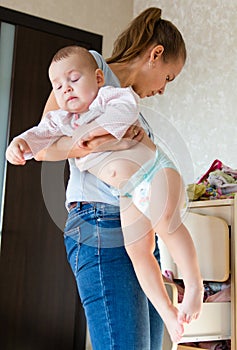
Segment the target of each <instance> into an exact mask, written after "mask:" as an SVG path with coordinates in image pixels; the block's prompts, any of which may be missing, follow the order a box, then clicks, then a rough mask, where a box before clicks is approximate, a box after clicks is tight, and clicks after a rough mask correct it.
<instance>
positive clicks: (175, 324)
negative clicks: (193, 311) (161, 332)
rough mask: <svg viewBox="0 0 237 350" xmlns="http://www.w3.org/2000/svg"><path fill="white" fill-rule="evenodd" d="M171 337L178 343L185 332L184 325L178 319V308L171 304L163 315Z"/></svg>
mask: <svg viewBox="0 0 237 350" xmlns="http://www.w3.org/2000/svg"><path fill="white" fill-rule="evenodd" d="M163 320H164V323H165V325H166V328H167V330H168V332H169V335H170V338H171V340H172V341H173V342H174V343H178V342H179V341H180V340H181V338H182V336H183V333H184V326H183V324H182V323H180V322H179V321H178V310H177V309H176V308H175V307H174V306H173V305H171V307H170V308H169V309H168V310H167V312H166V314H165V317H163Z"/></svg>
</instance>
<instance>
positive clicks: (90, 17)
mask: <svg viewBox="0 0 237 350" xmlns="http://www.w3.org/2000/svg"><path fill="white" fill-rule="evenodd" d="M0 6H3V7H7V8H10V9H13V10H17V11H20V12H24V13H27V14H31V15H34V16H37V17H41V18H44V19H48V20H51V21H55V22H58V23H62V24H66V25H69V26H72V27H76V28H79V29H84V30H88V31H90V32H95V33H97V34H101V35H103V55H104V57H108V56H109V55H110V54H111V50H112V46H113V42H114V40H115V39H116V37H117V35H118V34H119V33H120V32H121V31H122V30H123V29H124V28H125V26H126V25H127V23H128V22H129V21H130V20H131V18H132V15H133V0H126V1H124V0H122V1H121V0H0Z"/></svg>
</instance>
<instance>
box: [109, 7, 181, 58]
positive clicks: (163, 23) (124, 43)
mask: <svg viewBox="0 0 237 350" xmlns="http://www.w3.org/2000/svg"><path fill="white" fill-rule="evenodd" d="M152 45H162V46H163V47H164V53H163V59H164V61H167V60H168V59H177V58H179V57H180V56H181V57H182V58H183V60H184V61H185V59H186V48H185V43H184V40H183V38H182V35H181V33H180V32H179V30H178V29H177V28H176V27H175V26H174V25H173V24H172V23H171V22H169V21H167V20H164V19H162V18H161V9H159V8H157V7H150V8H148V9H146V10H145V11H143V12H142V13H141V14H140V15H138V16H137V17H135V18H134V19H133V21H132V22H131V23H130V25H129V26H128V28H127V29H126V30H125V31H124V32H122V33H121V34H120V35H119V37H118V38H117V40H116V41H115V43H114V49H113V52H112V56H111V57H110V58H108V59H107V63H108V64H109V63H115V62H116V63H123V62H128V61H131V60H132V59H134V58H135V57H137V56H139V55H141V54H143V53H144V52H145V51H146V49H148V48H149V47H150V46H152Z"/></svg>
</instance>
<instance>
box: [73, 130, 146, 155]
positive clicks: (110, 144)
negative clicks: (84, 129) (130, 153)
mask: <svg viewBox="0 0 237 350" xmlns="http://www.w3.org/2000/svg"><path fill="white" fill-rule="evenodd" d="M144 133H145V131H144V130H143V128H141V127H140V126H138V125H132V126H130V128H129V129H128V130H127V132H126V134H125V135H124V137H123V138H122V139H121V140H120V141H119V140H117V139H116V138H115V137H113V136H112V135H111V134H107V135H102V136H97V137H93V138H91V139H88V140H87V141H86V142H84V144H83V149H87V150H88V153H91V152H105V151H122V150H125V149H129V148H131V147H133V146H134V145H135V144H136V143H137V142H140V141H141V140H142V139H143V137H144ZM81 147H82V146H81ZM75 152H76V149H75Z"/></svg>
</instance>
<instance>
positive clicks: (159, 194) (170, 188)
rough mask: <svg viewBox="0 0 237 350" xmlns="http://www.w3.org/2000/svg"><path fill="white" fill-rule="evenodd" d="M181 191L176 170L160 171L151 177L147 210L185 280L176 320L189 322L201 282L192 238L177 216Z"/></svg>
mask: <svg viewBox="0 0 237 350" xmlns="http://www.w3.org/2000/svg"><path fill="white" fill-rule="evenodd" d="M183 194H184V191H183V184H182V179H181V177H180V175H179V174H178V173H177V172H176V171H175V170H173V169H169V168H165V169H163V170H162V171H159V172H158V173H157V174H156V175H155V177H154V178H153V181H152V187H151V198H150V214H151V221H152V226H153V227H154V228H155V231H156V232H157V234H158V235H159V236H160V237H161V239H162V240H163V241H164V243H165V244H166V246H167V248H168V250H169V253H170V254H171V256H172V257H173V260H174V261H175V263H176V264H177V266H178V268H179V270H180V271H181V274H182V278H183V280H184V284H185V293H184V299H183V302H182V305H181V310H180V314H179V320H180V321H182V322H190V320H191V319H195V318H197V317H198V315H199V313H200V311H201V307H202V302H203V283H202V278H201V274H200V269H199V265H198V260H197V255H196V251H195V248H194V244H193V241H192V239H191V236H190V234H189V232H188V230H187V229H186V227H185V226H184V225H183V223H182V220H181V216H180V208H181V207H183V205H184V200H183V199H184V195H183Z"/></svg>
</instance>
